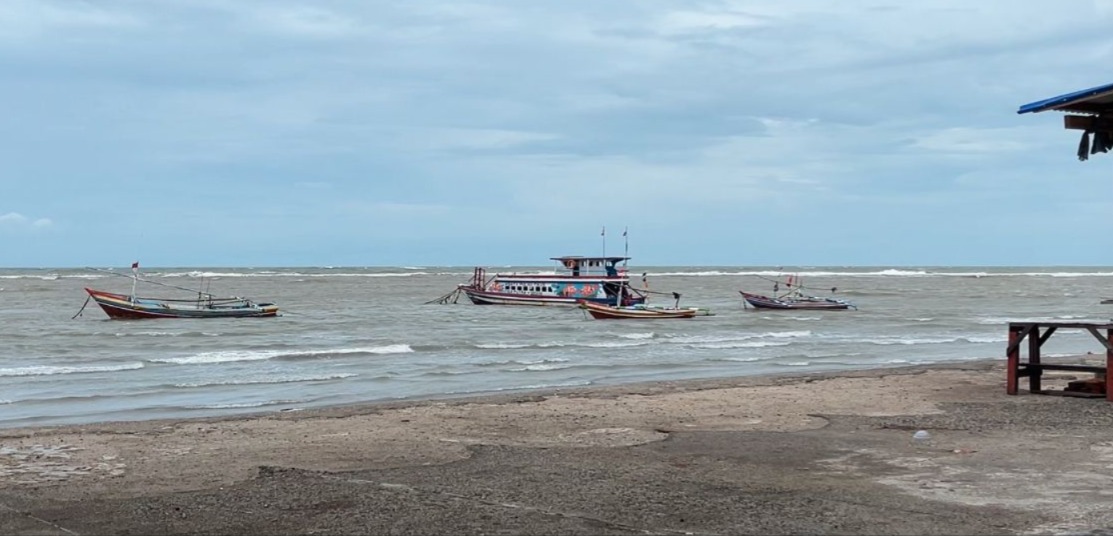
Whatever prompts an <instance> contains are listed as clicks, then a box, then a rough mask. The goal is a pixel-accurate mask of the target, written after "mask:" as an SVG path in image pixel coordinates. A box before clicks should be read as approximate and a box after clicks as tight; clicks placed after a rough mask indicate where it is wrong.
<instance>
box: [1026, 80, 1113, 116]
mask: <svg viewBox="0 0 1113 536" xmlns="http://www.w3.org/2000/svg"><path fill="white" fill-rule="evenodd" d="M1046 110H1056V111H1060V112H1081V113H1093V114H1096V113H1101V112H1109V111H1113V84H1105V85H1103V86H1097V87H1092V88H1090V89H1083V90H1080V91H1075V92H1073V93H1067V94H1065V95H1059V96H1058V97H1051V98H1049V99H1044V100H1040V101H1036V102H1032V103H1028V104H1025V105H1023V106H1021V107H1020V109H1019V110H1017V111H1016V113H1018V114H1026V113H1029V112H1043V111H1046Z"/></svg>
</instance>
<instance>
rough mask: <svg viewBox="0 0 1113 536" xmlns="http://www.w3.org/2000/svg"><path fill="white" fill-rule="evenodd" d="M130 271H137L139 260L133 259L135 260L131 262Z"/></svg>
mask: <svg viewBox="0 0 1113 536" xmlns="http://www.w3.org/2000/svg"><path fill="white" fill-rule="evenodd" d="M131 271H133V272H138V271H139V261H135V262H133V263H131Z"/></svg>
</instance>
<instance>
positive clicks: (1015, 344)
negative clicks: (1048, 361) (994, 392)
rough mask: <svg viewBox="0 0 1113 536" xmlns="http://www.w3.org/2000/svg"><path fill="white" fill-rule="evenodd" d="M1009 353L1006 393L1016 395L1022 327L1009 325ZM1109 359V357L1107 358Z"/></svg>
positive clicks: (1018, 379) (1018, 380) (1006, 371)
mask: <svg viewBox="0 0 1113 536" xmlns="http://www.w3.org/2000/svg"><path fill="white" fill-rule="evenodd" d="M1008 348H1009V353H1008V355H1007V356H1006V358H1007V361H1006V367H1005V369H1006V370H1005V393H1006V394H1010V395H1015V394H1016V392H1017V388H1018V387H1019V383H1020V376H1019V375H1018V371H1017V369H1019V368H1020V329H1019V328H1014V327H1012V326H1010V327H1009V346H1008ZM1107 359H1108V358H1107Z"/></svg>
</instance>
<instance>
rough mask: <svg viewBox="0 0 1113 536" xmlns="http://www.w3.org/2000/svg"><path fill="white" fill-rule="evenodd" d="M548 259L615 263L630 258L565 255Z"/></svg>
mask: <svg viewBox="0 0 1113 536" xmlns="http://www.w3.org/2000/svg"><path fill="white" fill-rule="evenodd" d="M549 258H550V259H552V260H554V261H565V260H573V261H615V262H618V261H625V260H629V259H630V257H617V256H616V257H607V256H602V257H584V256H582V255H565V256H564V257H549Z"/></svg>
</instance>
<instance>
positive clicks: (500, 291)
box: [457, 256, 646, 307]
mask: <svg viewBox="0 0 1113 536" xmlns="http://www.w3.org/2000/svg"><path fill="white" fill-rule="evenodd" d="M629 259H630V258H629V257H606V256H603V257H581V256H565V257H552V260H554V261H556V263H557V269H556V271H555V272H554V273H551V274H549V273H509V274H499V273H496V274H495V275H493V276H489V275H488V274H487V271H486V270H485V269H484V268H481V267H476V269H475V273H474V274H473V275H472V279H471V281H469V282H467V283H463V284H461V285H460V286H459V288H458V289H457V290H458V291H460V292H463V293H464V294H466V295H467V297H468V299H470V300H471V301H472V303H474V304H477V305H566V306H571V307H575V306H578V305H579V304H580V302H584V301H587V302H591V303H597V304H602V305H610V306H617V305H636V304H640V303H645V298H646V294H645V293H644V292H641V291H639V290H637V289H635V288H633V287H631V286H630V277H629V275H628V274H627V271H626V267H625V264H624V265H623V266H619V263H625V262H627V261H628V260H629ZM619 300H621V303H619Z"/></svg>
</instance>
